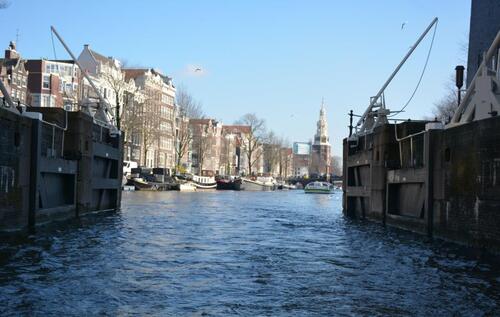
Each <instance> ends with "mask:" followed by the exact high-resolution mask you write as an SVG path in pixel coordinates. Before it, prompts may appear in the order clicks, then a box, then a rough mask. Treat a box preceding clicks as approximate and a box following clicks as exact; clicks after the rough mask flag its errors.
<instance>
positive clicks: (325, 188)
mask: <svg viewBox="0 0 500 317" xmlns="http://www.w3.org/2000/svg"><path fill="white" fill-rule="evenodd" d="M332 187H333V186H332V184H330V183H327V182H312V183H309V184H307V185H306V187H305V188H304V192H305V193H306V194H330V193H331V192H332Z"/></svg>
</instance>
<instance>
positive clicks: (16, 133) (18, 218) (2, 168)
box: [0, 108, 32, 232]
mask: <svg viewBox="0 0 500 317" xmlns="http://www.w3.org/2000/svg"><path fill="white" fill-rule="evenodd" d="M30 153H31V120H30V119H26V118H21V117H20V116H18V115H16V114H14V113H12V112H10V111H7V110H4V109H2V108H0V231H5V232H9V231H18V230H23V229H25V228H27V227H28V223H29V221H30V219H29V204H30V201H29V197H30ZM31 221H32V220H31Z"/></svg>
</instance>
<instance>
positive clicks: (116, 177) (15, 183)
mask: <svg viewBox="0 0 500 317" xmlns="http://www.w3.org/2000/svg"><path fill="white" fill-rule="evenodd" d="M29 110H30V112H39V113H41V114H42V116H43V120H42V121H41V120H38V119H30V118H27V117H25V116H21V115H18V114H16V113H14V112H11V111H7V110H5V109H0V231H1V232H7V233H9V232H14V231H23V230H28V229H30V228H31V229H33V228H34V227H35V226H37V225H41V224H44V223H47V222H51V221H54V220H62V219H67V218H72V217H77V216H79V215H80V214H84V213H87V212H95V211H100V210H109V209H117V208H119V207H120V200H121V169H122V163H121V162H122V157H121V156H122V151H121V146H122V140H121V138H120V137H119V136H117V137H111V136H110V134H109V131H108V130H107V129H106V128H102V127H100V126H99V125H97V124H95V123H94V122H93V120H92V118H91V117H90V116H88V115H86V114H84V113H81V112H72V113H67V112H65V111H64V110H62V109H57V108H30V109H29ZM96 131H98V134H97V135H96Z"/></svg>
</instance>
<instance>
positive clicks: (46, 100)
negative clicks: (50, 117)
mask: <svg viewBox="0 0 500 317" xmlns="http://www.w3.org/2000/svg"><path fill="white" fill-rule="evenodd" d="M41 106H42V107H50V96H42V104H41Z"/></svg>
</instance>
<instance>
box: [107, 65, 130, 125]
mask: <svg viewBox="0 0 500 317" xmlns="http://www.w3.org/2000/svg"><path fill="white" fill-rule="evenodd" d="M102 78H103V79H104V81H106V83H107V84H108V85H109V87H110V88H111V90H112V92H113V95H114V96H113V97H114V98H115V104H116V106H115V109H114V110H115V111H114V112H115V113H114V116H115V122H116V127H117V128H118V129H119V130H120V128H121V117H122V109H121V106H122V99H123V95H124V92H125V91H126V90H127V88H128V87H129V84H128V83H127V82H126V81H125V76H124V74H123V72H122V71H121V70H117V71H116V72H113V71H111V72H103V73H102Z"/></svg>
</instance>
